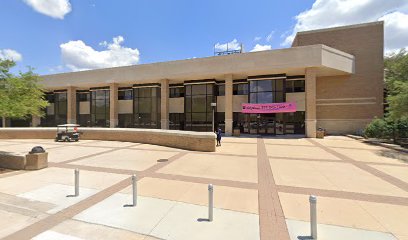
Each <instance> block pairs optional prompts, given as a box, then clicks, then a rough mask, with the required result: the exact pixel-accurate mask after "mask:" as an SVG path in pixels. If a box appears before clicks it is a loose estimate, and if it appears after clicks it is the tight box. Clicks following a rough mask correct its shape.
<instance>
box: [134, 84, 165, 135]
mask: <svg viewBox="0 0 408 240" xmlns="http://www.w3.org/2000/svg"><path fill="white" fill-rule="evenodd" d="M133 95H134V99H133V101H134V102H133V107H134V109H133V112H134V127H136V128H160V88H159V87H143V88H134V89H133Z"/></svg>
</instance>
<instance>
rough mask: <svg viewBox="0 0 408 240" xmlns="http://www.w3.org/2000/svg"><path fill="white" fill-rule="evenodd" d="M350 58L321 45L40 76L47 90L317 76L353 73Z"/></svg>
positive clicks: (348, 55)
mask: <svg viewBox="0 0 408 240" xmlns="http://www.w3.org/2000/svg"><path fill="white" fill-rule="evenodd" d="M354 62H355V60H354V56H353V55H350V54H348V53H345V52H342V51H339V50H337V49H334V48H331V47H328V46H325V45H321V44H318V45H310V46H302V47H292V48H285V49H277V50H269V51H261V52H249V53H241V54H233V55H227V56H215V57H206V58H195V59H187V60H178V61H170V62H159V63H151V64H140V65H133V66H125V67H115V68H104V69H96V70H88V71H80V72H69V73H60V74H53V75H44V76H42V78H43V79H44V81H43V85H44V87H45V88H47V89H58V88H64V87H68V86H75V87H78V88H87V87H98V86H106V85H107V84H109V83H118V84H119V85H126V84H135V83H137V84H143V83H157V82H160V81H161V80H162V79H169V80H170V82H173V83H180V82H184V81H187V80H199V79H216V80H224V79H225V76H226V75H232V76H233V78H234V79H240V78H246V77H248V76H256V75H267V74H279V73H286V74H287V75H304V74H305V70H306V68H315V69H316V72H317V77H322V76H339V75H349V74H353V73H354Z"/></svg>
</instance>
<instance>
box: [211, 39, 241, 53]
mask: <svg viewBox="0 0 408 240" xmlns="http://www.w3.org/2000/svg"><path fill="white" fill-rule="evenodd" d="M214 48H215V50H217V51H227V49H228V50H240V49H241V44H240V43H238V40H237V39H234V40H232V41H231V42H229V43H217V44H215V47H214Z"/></svg>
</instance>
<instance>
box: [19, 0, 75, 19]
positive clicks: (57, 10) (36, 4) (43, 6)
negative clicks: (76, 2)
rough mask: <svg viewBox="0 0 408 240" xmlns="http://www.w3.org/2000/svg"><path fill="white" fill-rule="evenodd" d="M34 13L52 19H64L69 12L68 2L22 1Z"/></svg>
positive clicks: (58, 0) (59, 0)
mask: <svg viewBox="0 0 408 240" xmlns="http://www.w3.org/2000/svg"><path fill="white" fill-rule="evenodd" d="M24 2H25V3H26V4H27V5H29V6H30V7H32V8H33V9H34V10H35V11H37V12H39V13H42V14H44V15H47V16H49V17H52V18H57V19H64V16H65V15H66V14H68V13H69V12H71V3H70V2H69V0H24Z"/></svg>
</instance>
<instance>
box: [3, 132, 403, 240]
mask: <svg viewBox="0 0 408 240" xmlns="http://www.w3.org/2000/svg"><path fill="white" fill-rule="evenodd" d="M36 145H41V146H43V147H44V148H45V149H46V150H47V151H48V153H49V167H48V168H45V169H42V170H38V171H10V170H4V169H2V170H1V171H0V216H1V217H0V226H2V227H1V228H0V238H3V239H35V240H48V239H53V240H54V239H69V240H70V239H72V240H75V239H145V240H153V239H169V240H170V239H171V240H173V239H174V240H191V239H203V240H204V239H223V240H224V239H234V240H240V239H251V240H252V239H254V240H256V239H260V240H270V239H276V240H288V239H291V240H298V239H308V238H309V235H310V225H309V195H316V196H317V216H318V236H319V239H331V240H333V239H336V240H337V239H348V240H351V239H358V240H360V239H370V240H372V239H374V240H376V239H385V240H388V239H390V240H391V239H400V240H408V227H407V224H408V163H407V162H404V161H403V160H402V159H404V158H406V156H404V155H403V154H402V153H398V152H395V151H394V150H390V149H387V148H383V147H380V146H375V145H369V144H366V143H363V142H360V141H358V140H354V139H352V138H349V137H345V136H331V137H326V138H325V139H306V138H254V137H240V138H233V137H226V138H223V142H222V146H221V147H218V148H217V151H216V152H194V151H186V150H180V149H175V148H168V147H161V146H154V145H148V144H140V143H129V142H114V141H97V140H82V141H80V142H71V143H57V142H54V141H52V140H44V139H41V140H28V139H15V140H14V139H12V140H0V151H10V152H21V153H27V152H28V151H29V150H30V149H31V148H32V147H33V146H36ZM76 168H77V169H79V170H80V189H79V190H80V194H79V196H78V197H72V196H70V195H72V194H74V169H76ZM132 174H136V175H137V179H138V184H137V188H138V189H137V190H138V195H139V197H138V199H137V206H136V207H132V206H131V204H132V182H131V175H132ZM208 184H213V185H214V207H215V209H214V220H213V221H212V222H209V221H208V219H207V218H208V190H207V188H208Z"/></svg>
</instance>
